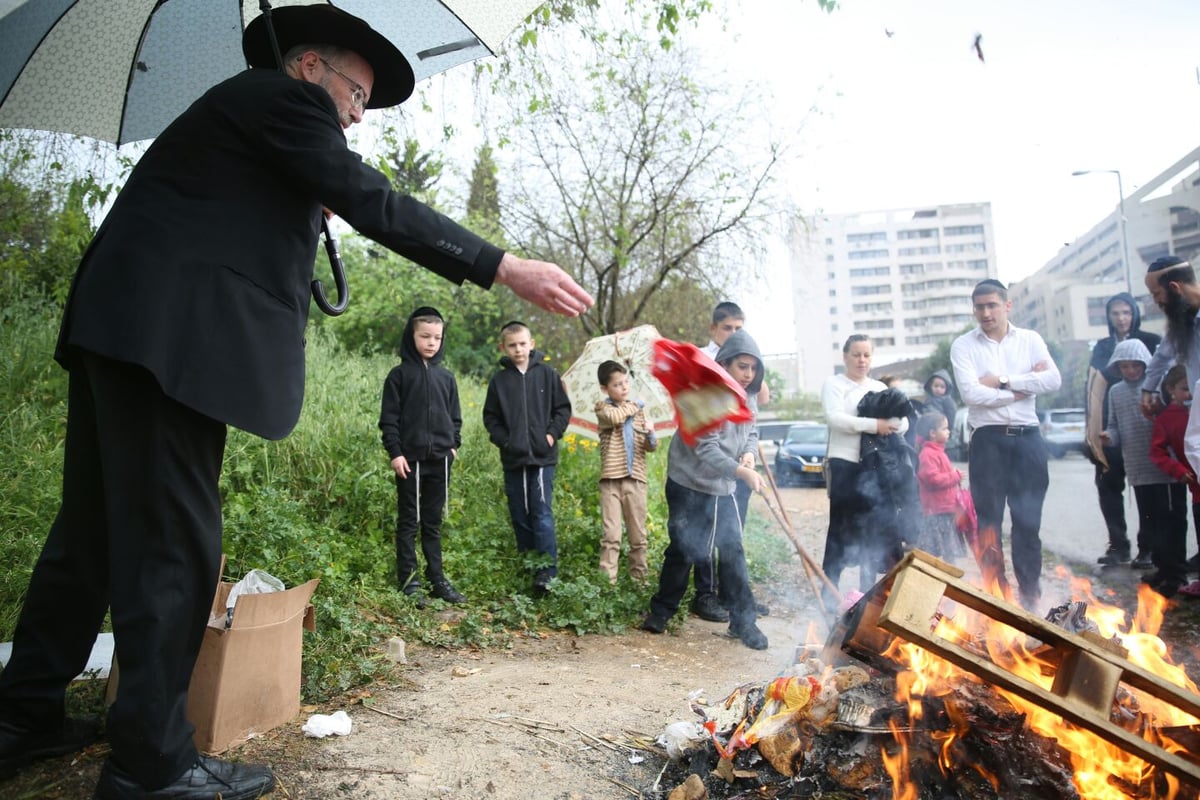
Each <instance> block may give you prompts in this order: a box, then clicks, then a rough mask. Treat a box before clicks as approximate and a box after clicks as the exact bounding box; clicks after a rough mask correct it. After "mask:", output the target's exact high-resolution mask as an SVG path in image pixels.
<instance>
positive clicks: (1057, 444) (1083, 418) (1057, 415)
mask: <svg viewBox="0 0 1200 800" xmlns="http://www.w3.org/2000/svg"><path fill="white" fill-rule="evenodd" d="M1041 416H1042V438H1043V439H1045V440H1046V449H1047V450H1049V451H1050V455H1052V456H1054V457H1055V458H1062V457H1063V456H1065V455H1066V454H1067V453H1069V452H1070V451H1072V450H1074V451H1076V452H1078V453H1081V454H1082V453H1085V452H1087V445H1086V444H1084V436H1085V434H1086V432H1087V411H1086V410H1085V409H1082V408H1052V409H1050V410H1049V411H1043V412H1042V414H1041Z"/></svg>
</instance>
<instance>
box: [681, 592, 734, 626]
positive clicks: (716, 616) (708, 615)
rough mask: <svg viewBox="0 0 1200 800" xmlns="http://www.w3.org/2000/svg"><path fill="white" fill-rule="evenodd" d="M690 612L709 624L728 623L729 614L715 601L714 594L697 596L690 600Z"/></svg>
mask: <svg viewBox="0 0 1200 800" xmlns="http://www.w3.org/2000/svg"><path fill="white" fill-rule="evenodd" d="M690 608H691V611H692V613H693V614H695V615H696V616H697V617H699V618H700V619H704V620H708V621H709V622H729V612H728V611H726V610H725V608H724V607H723V606H722V605H721V603H720V602H719V601H718V600H717V596H716V595H715V594H707V593H706V594H698V595H696V596H695V597H694V598H692V605H691V607H690Z"/></svg>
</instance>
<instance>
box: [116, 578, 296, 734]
mask: <svg viewBox="0 0 1200 800" xmlns="http://www.w3.org/2000/svg"><path fill="white" fill-rule="evenodd" d="M318 582H319V581H317V580H311V581H309V582H308V583H305V584H303V585H301V586H296V587H293V588H291V589H288V590H286V591H283V592H269V593H267V594H245V595H241V596H240V597H238V599H237V603H236V604H234V607H233V621H232V624H231V625H230V627H229V628H225V624H224V623H225V600H226V599H227V598H228V597H229V591H230V589H232V588H233V585H234V584H233V583H229V582H222V583H220V584H218V585H217V592H216V595H215V596H214V597H213V603H212V613H213V614H214V615H215V619H214V622H213V624H210V625H209V627H208V628H207V629H205V631H204V641H203V643H201V645H200V655H199V657H198V658H197V659H196V667H195V669H193V670H192V682H191V684H190V685H189V687H188V705H187V717H188V720H189V721H190V722H191V723H192V724H193V725H195V726H196V733H195V735H194V736H193V737H192V738H193V741H195V743H196V748H197V749H198V750H200V751H201V752H202V753H210V754H213V753H220V752H222V751H224V750H227V749H229V748H230V747H232V746H234V745H236V744H239V743H240V742H242V741H244V740H245V739H246V738H247V737H249V736H250V735H251V734H253V733H266V732H267V731H269V730H271V729H272V728H274V727H276V726H278V725H281V724H283V723H285V722H287V721H288V720H290V719H292V718H293V717H295V716H296V715H297V714H299V713H300V662H301V652H302V646H303V642H302V635H303V630H304V629H308V630H310V631H311V630H316V625H315V622H314V617H313V607H312V605H311V604H310V603H309V600H310V599H311V598H312V594H313V591H314V590H316V588H317V583H318ZM117 680H118V667H117V663H116V660H115V659H114V660H113V666H112V671H111V673H110V676H109V682H108V701H109V702H110V703H111V702H112V701H113V700H114V699H115V698H116V687H117Z"/></svg>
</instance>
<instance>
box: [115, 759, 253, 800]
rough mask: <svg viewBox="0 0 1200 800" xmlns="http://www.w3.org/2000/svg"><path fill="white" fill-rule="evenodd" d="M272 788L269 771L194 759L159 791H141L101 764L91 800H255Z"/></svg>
mask: <svg viewBox="0 0 1200 800" xmlns="http://www.w3.org/2000/svg"><path fill="white" fill-rule="evenodd" d="M274 788H275V776H274V775H273V774H271V768H270V767H268V766H265V765H261V764H241V763H235V762H233V761H222V760H221V759H218V758H207V757H206V756H197V758H196V762H195V763H194V764H192V766H191V767H189V768H188V769H186V770H184V772H183V774H182V775H180V776H179V777H178V778H176V779H175V780H174V781H172V782H171V783H168V784H167V785H166V786H164V787H162V788H161V789H154V790H150V789H144V788H142V785H141V784H139V783H138V782H137V781H136V780H135V779H134V777H133V776H132V775H130V774H129V773H128V772H126V771H125V770H123V769H121V768H120V767H118V766H117V765H116V764H114V763H113V761H112V759H111V758H110V759H109V760H108V761H106V762H104V769H103V770H101V771H100V780H99V781H97V782H96V793H95V794H94V795H92V800H130V799H131V798H142V799H143V800H172V799H173V798H175V799H176V800H201V799H202V798H213V797H219V798H221V800H255V798H258V797H262V796H263V795H264V794H269V793H270V792H271V791H272V790H273V789H274Z"/></svg>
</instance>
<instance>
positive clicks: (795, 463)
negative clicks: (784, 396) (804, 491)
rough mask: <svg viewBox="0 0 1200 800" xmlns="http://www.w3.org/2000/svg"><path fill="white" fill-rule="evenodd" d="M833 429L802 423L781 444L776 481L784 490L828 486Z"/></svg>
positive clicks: (791, 429)
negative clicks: (827, 454)
mask: <svg viewBox="0 0 1200 800" xmlns="http://www.w3.org/2000/svg"><path fill="white" fill-rule="evenodd" d="M828 445H829V428H828V426H826V425H823V424H821V423H819V422H800V423H796V424H795V425H792V426H791V427H789V428H788V430H787V436H785V437H784V439H783V440H782V441H779V442H777V449H776V451H775V481H776V482H777V483H778V484H779V485H780V486H792V485H806V484H807V485H812V486H824V485H825V450H826V448H827V447H828Z"/></svg>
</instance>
